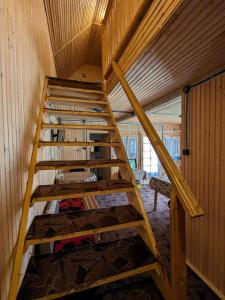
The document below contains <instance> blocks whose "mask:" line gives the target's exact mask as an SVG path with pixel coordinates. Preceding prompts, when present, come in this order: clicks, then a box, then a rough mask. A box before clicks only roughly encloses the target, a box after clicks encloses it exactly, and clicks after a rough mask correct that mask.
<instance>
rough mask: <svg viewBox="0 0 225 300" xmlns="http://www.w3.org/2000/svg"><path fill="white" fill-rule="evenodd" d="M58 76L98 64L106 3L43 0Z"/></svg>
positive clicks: (87, 0)
mask: <svg viewBox="0 0 225 300" xmlns="http://www.w3.org/2000/svg"><path fill="white" fill-rule="evenodd" d="M44 2H45V9H46V15H47V19H48V25H49V32H50V37H51V43H52V50H53V55H54V59H55V65H56V71H57V75H58V77H61V78H68V77H69V76H70V75H71V74H72V73H73V72H74V71H75V70H76V69H78V68H79V67H80V66H82V65H84V64H92V65H98V66H100V65H101V23H102V20H103V18H104V15H105V12H106V8H107V5H108V2H109V0H44Z"/></svg>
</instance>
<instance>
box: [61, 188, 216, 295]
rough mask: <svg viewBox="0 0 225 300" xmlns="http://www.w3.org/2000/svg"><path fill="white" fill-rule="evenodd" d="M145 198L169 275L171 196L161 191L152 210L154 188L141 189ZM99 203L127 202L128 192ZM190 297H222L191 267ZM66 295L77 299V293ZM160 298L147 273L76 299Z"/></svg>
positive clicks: (104, 237)
mask: <svg viewBox="0 0 225 300" xmlns="http://www.w3.org/2000/svg"><path fill="white" fill-rule="evenodd" d="M141 195H142V199H143V202H144V205H145V208H146V211H147V213H148V216H149V217H150V219H151V224H152V228H153V231H154V233H155V237H156V240H157V241H158V247H159V250H160V253H161V255H162V259H163V263H164V266H165V268H166V270H167V272H168V275H169V208H168V199H167V198H165V197H164V196H161V195H159V198H158V199H159V200H158V209H157V211H153V191H152V190H151V189H150V188H149V187H148V186H147V185H145V186H143V188H142V189H141ZM97 200H98V203H99V205H100V206H101V207H110V206H115V205H122V204H127V199H126V196H125V194H122V193H121V194H113V195H107V196H98V198H97ZM132 234H133V230H126V231H123V232H122V233H121V232H120V233H118V232H114V233H111V234H110V235H106V234H103V235H102V236H101V241H102V240H108V239H118V238H119V237H120V238H121V237H129V236H130V235H132ZM187 284H188V290H187V292H188V300H217V299H219V298H218V297H217V296H216V295H215V294H214V293H213V292H212V291H211V290H210V289H209V288H208V287H207V286H206V285H205V284H204V283H203V282H202V281H201V280H200V279H199V278H198V277H197V276H196V275H195V274H194V273H193V272H192V271H191V270H190V269H189V268H188V270H187ZM63 299H65V300H69V299H75V295H71V296H67V297H64V298H63ZM86 299H92V300H139V299H141V300H161V299H162V297H161V295H160V293H159V292H158V290H157V289H156V287H155V285H154V283H153V281H152V280H151V278H150V277H149V276H148V274H146V275H143V276H139V277H136V278H132V279H127V280H124V281H122V282H119V283H112V284H108V285H106V286H103V287H98V288H95V289H92V290H88V291H85V292H83V293H81V294H80V295H79V296H78V297H77V295H76V300H86Z"/></svg>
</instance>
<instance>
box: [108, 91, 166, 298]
mask: <svg viewBox="0 0 225 300" xmlns="http://www.w3.org/2000/svg"><path fill="white" fill-rule="evenodd" d="M105 99H106V101H107V102H108V108H109V113H110V115H111V118H110V120H111V121H110V124H108V125H113V126H115V131H114V132H112V133H111V141H112V142H119V143H120V147H118V148H115V149H114V151H115V154H116V157H117V158H119V159H123V160H125V161H126V163H127V166H126V167H119V171H120V175H121V177H122V179H126V180H129V181H130V182H132V184H133V185H134V187H135V188H134V192H127V193H126V194H127V198H128V202H129V203H130V204H131V205H133V206H134V208H135V209H136V210H137V211H138V212H139V213H140V214H141V215H142V216H143V218H144V222H145V225H144V226H142V227H141V228H139V229H138V233H139V234H140V236H141V237H142V239H143V240H144V241H145V243H146V245H147V246H148V247H149V248H150V250H151V251H152V253H153V254H154V255H155V257H156V259H157V260H158V264H157V267H156V268H155V270H153V271H151V276H152V278H153V280H154V281H155V284H156V285H157V287H158V288H159V290H160V291H161V293H162V295H163V296H164V298H165V299H167V300H171V299H172V298H171V295H172V294H171V286H170V282H169V279H168V276H167V274H166V271H165V269H164V267H163V264H162V258H161V255H160V252H159V249H158V247H157V242H156V239H155V237H154V233H153V231H152V227H151V223H150V220H149V218H148V215H147V213H146V210H145V207H144V204H143V201H142V199H141V195H140V192H139V190H138V188H137V184H136V180H135V177H134V174H133V171H132V169H131V167H130V164H129V161H128V157H127V154H126V151H125V149H124V146H123V142H122V140H121V136H120V133H119V130H118V128H117V125H116V122H115V118H114V115H113V112H112V109H111V106H110V103H109V100H108V97H107V96H106V95H105Z"/></svg>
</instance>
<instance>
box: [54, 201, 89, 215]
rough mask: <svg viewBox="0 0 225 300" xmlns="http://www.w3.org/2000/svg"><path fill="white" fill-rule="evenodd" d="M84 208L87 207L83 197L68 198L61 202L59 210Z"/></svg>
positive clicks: (67, 210)
mask: <svg viewBox="0 0 225 300" xmlns="http://www.w3.org/2000/svg"><path fill="white" fill-rule="evenodd" d="M82 209H85V207H84V203H83V200H82V199H81V198H73V199H66V200H61V201H60V202H59V212H69V211H76V210H82Z"/></svg>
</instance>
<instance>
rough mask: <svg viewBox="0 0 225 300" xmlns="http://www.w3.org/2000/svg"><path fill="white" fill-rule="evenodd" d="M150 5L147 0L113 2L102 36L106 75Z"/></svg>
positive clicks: (116, 0)
mask: <svg viewBox="0 0 225 300" xmlns="http://www.w3.org/2000/svg"><path fill="white" fill-rule="evenodd" d="M150 4H151V1H147V0H138V1H137V0H124V1H119V0H115V1H113V3H112V6H111V9H110V11H109V14H108V17H107V19H106V23H105V27H104V31H103V36H102V43H103V48H104V49H105V52H104V53H105V54H104V56H103V57H102V62H103V63H102V65H103V74H104V75H106V73H107V72H108V71H109V69H110V66H111V62H112V60H113V59H117V58H118V57H119V55H120V54H121V50H122V49H121V47H124V46H125V45H127V43H128V41H129V38H130V36H131V34H132V32H131V31H132V28H133V27H135V28H136V27H137V25H138V20H137V19H138V17H139V16H140V14H141V13H143V11H144V9H145V10H146V7H147V6H149V5H150Z"/></svg>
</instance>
